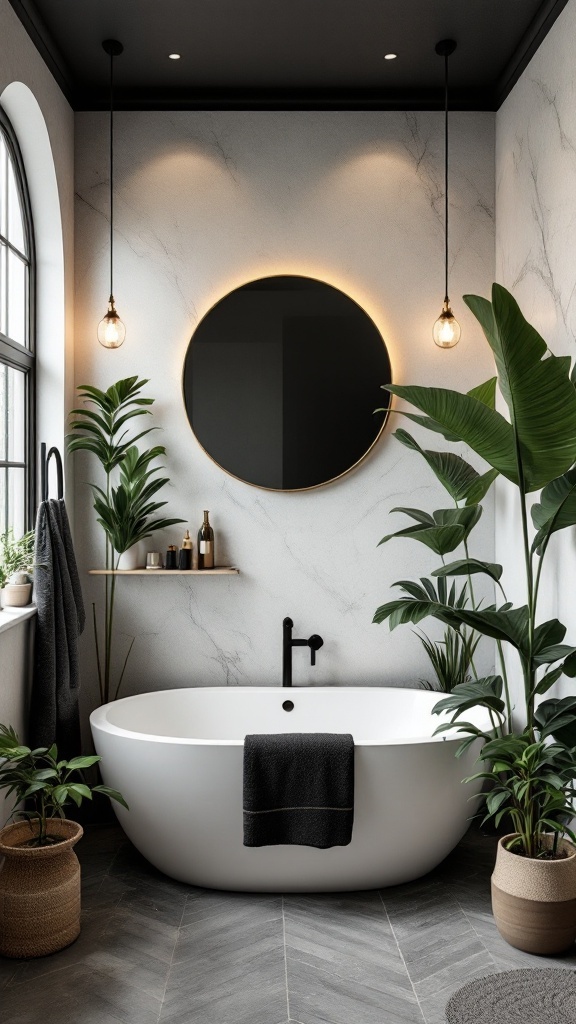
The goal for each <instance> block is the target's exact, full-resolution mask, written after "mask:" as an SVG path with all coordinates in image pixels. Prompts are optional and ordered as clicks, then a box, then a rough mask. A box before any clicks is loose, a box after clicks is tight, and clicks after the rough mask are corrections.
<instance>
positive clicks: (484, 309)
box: [374, 284, 576, 856]
mask: <svg viewBox="0 0 576 1024" xmlns="http://www.w3.org/2000/svg"><path fill="white" fill-rule="evenodd" d="M464 300H465V302H466V303H467V305H468V306H469V308H470V309H471V310H472V312H473V313H474V315H475V316H476V318H477V319H478V321H479V323H480V325H481V327H482V329H483V332H484V335H485V337H486V340H487V342H488V344H489V345H490V348H491V349H492V352H493V355H494V359H495V362H496V368H497V373H498V376H497V378H496V379H494V380H493V381H488V382H486V383H485V384H483V385H480V386H479V387H477V388H475V389H473V391H471V392H468V393H467V394H461V393H459V392H457V391H452V390H448V389H445V388H426V387H416V386H411V385H407V386H400V385H389V386H388V388H387V390H389V391H391V392H392V393H393V394H394V395H397V396H398V397H399V398H403V399H405V400H406V401H407V402H409V403H410V404H411V405H412V406H414V407H415V408H416V409H417V412H406V413H404V415H406V416H407V417H408V418H409V419H410V420H412V421H413V422H416V423H418V424H419V425H420V426H421V427H424V428H426V429H427V430H429V431H431V432H432V433H433V434H435V435H436V436H438V435H440V436H442V437H443V438H444V439H445V440H447V441H449V442H464V443H465V444H466V445H468V446H469V447H470V448H471V449H472V450H473V451H474V452H476V454H477V455H478V456H479V457H480V458H481V459H483V460H484V461H485V462H486V463H487V466H488V467H489V468H487V470H486V472H485V473H484V474H480V475H478V474H476V478H474V477H472V476H471V478H470V479H471V483H470V488H471V491H468V492H467V493H466V494H465V493H464V491H461V492H460V493H461V498H460V500H461V501H462V500H464V501H465V502H466V504H465V505H464V507H463V508H460V509H459V510H458V514H456V515H454V510H450V511H451V512H452V513H453V514H452V516H451V517H448V516H446V515H445V514H443V515H439V514H438V513H435V514H434V515H432V516H430V515H428V516H427V518H425V519H424V518H422V516H420V517H419V518H418V519H417V522H416V526H415V527H411V528H410V527H409V528H408V530H411V531H412V534H411V535H413V536H414V535H416V534H418V535H419V539H421V540H423V541H424V543H427V544H428V546H429V547H432V549H433V550H435V551H436V552H437V553H438V554H439V555H441V556H442V557H444V556H445V555H446V554H448V553H450V552H451V551H454V550H455V547H456V546H457V545H455V544H453V542H454V541H455V540H456V533H457V531H460V543H462V544H463V545H464V544H465V542H466V540H467V532H468V533H469V529H470V528H471V527H470V523H471V522H472V520H473V519H474V515H475V513H474V512H470V511H469V510H470V508H472V509H473V508H474V502H475V501H478V500H480V498H479V497H478V493H479V491H481V490H482V487H483V486H484V484H486V485H487V486H488V487H489V486H490V485H491V483H492V482H493V480H494V479H495V478H496V477H497V476H498V475H501V476H503V477H505V478H506V479H507V480H509V481H510V482H511V483H512V484H513V485H514V486H515V488H516V491H517V495H518V519H519V522H518V530H519V535H520V537H521V541H522V551H523V580H524V589H525V602H524V603H523V604H521V605H520V606H518V607H514V606H513V605H512V604H511V603H510V602H508V601H507V600H506V596H505V593H504V590H503V588H502V584H501V582H500V581H501V577H502V566H500V565H496V564H494V563H489V562H486V561H483V560H481V559H477V558H471V557H470V556H469V554H468V551H467V549H465V554H464V557H463V558H459V559H457V560H453V561H451V562H449V563H447V564H444V565H442V567H441V568H439V569H437V570H435V572H434V573H433V576H434V577H436V580H435V581H432V580H429V579H422V580H420V582H419V583H412V582H410V581H403V582H401V583H400V584H397V586H400V588H401V590H402V597H400V598H399V599H397V600H395V601H390V602H388V603H387V604H384V605H382V606H381V607H380V608H379V609H378V610H377V612H376V615H375V617H374V618H375V621H376V622H382V621H384V620H388V621H389V623H390V627H391V628H392V629H393V628H395V627H396V626H398V625H399V624H401V623H404V622H411V623H418V622H420V621H421V620H423V619H424V618H426V617H427V616H432V617H433V618H436V619H438V620H439V621H440V622H442V623H444V624H445V625H447V626H450V627H452V628H453V629H456V630H462V629H464V628H467V629H470V630H474V631H475V632H477V633H480V634H483V635H484V636H487V637H490V638H492V639H494V640H496V642H497V645H498V646H499V650H500V655H501V658H500V663H501V674H495V675H491V676H486V677H483V678H478V677H477V675H476V676H475V678H472V679H471V680H469V681H467V682H466V683H463V684H460V685H458V686H456V687H455V688H454V690H453V692H452V693H451V694H450V695H449V696H447V697H445V698H444V699H443V700H441V701H440V702H439V703H438V704H437V706H436V708H435V711H436V712H437V713H441V712H445V711H447V712H450V714H451V721H450V723H446V724H443V725H442V726H441V727H440V728H441V729H442V730H445V729H450V728H455V729H457V730H458V731H459V732H460V733H461V734H463V736H464V738H463V742H462V744H461V745H460V748H459V752H462V751H463V750H464V749H466V747H467V746H469V745H470V744H471V743H473V742H474V741H475V740H476V739H478V738H480V739H481V740H482V741H483V743H484V748H483V753H482V755H481V756H482V757H483V759H484V760H486V762H487V765H488V768H487V773H483V774H488V776H489V777H490V779H491V781H492V784H493V788H492V791H491V793H490V794H489V796H488V799H487V808H488V814H487V816H488V817H494V818H495V821H496V823H497V824H498V823H499V822H500V821H501V819H502V817H503V816H504V815H505V814H506V813H510V814H511V815H512V818H513V821H514V827H515V828H516V831H517V833H518V836H519V839H518V840H516V841H515V842H517V844H518V845H517V848H518V849H519V851H520V852H523V853H525V854H526V855H527V856H531V855H533V854H534V852H535V851H536V853H538V852H540V846H539V835H540V832H541V830H542V828H543V827H545V828H548V829H550V828H551V829H553V830H555V831H557V832H562V831H565V830H566V827H565V825H564V824H563V818H564V817H565V816H566V815H567V814H568V813H569V810H570V807H571V804H570V798H571V794H572V784H573V778H574V775H575V774H576V767H575V757H574V754H575V753H576V751H574V750H573V749H572V747H573V746H574V745H575V743H576V697H574V698H572V697H570V698H567V699H564V700H563V701H558V700H557V699H549V700H544V701H543V702H541V703H540V704H539V706H538V707H537V699H540V698H541V697H543V696H544V695H545V694H546V693H547V692H548V691H549V690H550V688H551V687H552V686H553V685H554V683H555V682H556V681H557V680H558V679H559V678H560V676H561V675H563V674H564V675H565V676H568V677H574V676H576V647H573V646H571V645H568V644H566V643H564V640H565V636H566V627H565V626H564V625H563V624H562V623H561V622H560V621H559V620H558V619H555V618H554V619H549V620H547V621H545V622H540V621H539V618H538V597H539V590H540V582H541V576H542V566H543V564H544V559H545V555H546V552H547V550H548V547H549V544H550V543H551V540H552V538H553V535H554V534H555V533H557V532H558V531H560V530H564V529H567V528H570V527H572V526H574V525H576V387H575V383H574V373H572V374H571V369H570V362H571V361H570V358H569V357H567V356H554V355H553V354H552V353H551V352H550V351H549V350H548V349H547V346H546V344H545V342H544V340H543V339H542V338H541V337H540V335H539V334H538V332H537V331H536V330H535V329H534V328H533V327H532V326H531V325H530V324H529V323H528V322H527V321H526V319H525V318H524V316H523V315H522V313H521V311H520V308H519V306H518V304H517V303H516V301H515V299H514V298H513V296H512V295H511V294H510V293H509V292H508V291H506V289H505V288H503V287H501V286H500V285H498V284H495V285H494V286H493V289H492V301H491V302H490V301H488V300H487V299H484V298H482V297H480V296H477V295H468V296H465V297H464ZM496 382H497V384H498V387H499V390H500V393H501V395H502V398H503V399H504V402H505V404H506V405H507V408H508V416H509V419H507V418H505V417H504V416H503V415H502V414H501V413H500V412H498V411H497V409H496V408H495V401H494V384H495V383H496ZM400 440H402V438H400ZM404 443H406V442H405V441H404ZM410 443H411V444H410V446H412V447H418V449H419V451H420V452H421V453H422V454H425V457H426V458H427V461H428V462H429V464H430V465H432V466H433V468H435V471H436V470H438V471H440V472H442V473H443V474H444V476H445V477H446V479H448V478H449V476H450V474H453V473H454V471H455V467H456V466H458V465H459V463H456V462H455V461H454V459H455V458H459V457H458V456H454V453H452V452H428V453H424V451H423V449H420V448H419V446H417V445H416V442H414V441H413V439H410ZM468 469H469V470H471V471H472V473H474V471H473V470H472V467H468ZM460 471H461V478H462V480H464V477H465V474H466V472H467V470H466V469H465V467H462V466H460ZM437 475H438V474H437ZM475 488H476V489H475ZM538 491H539V492H540V495H539V501H537V502H536V503H535V504H534V505H533V506H532V508H531V511H529V499H528V495H529V494H533V493H534V492H538ZM484 493H485V492H484ZM462 511H468V513H469V517H468V518H467V517H466V516H464V517H463V516H462V515H461V514H460V513H461V512H462ZM530 517H531V519H532V524H531V523H530ZM472 525H473V523H472ZM401 534H403V535H404V536H406V534H407V532H406V531H401ZM425 538H426V539H425ZM479 573H480V574H484V575H485V576H487V577H488V578H489V579H491V580H492V581H494V582H495V583H496V584H497V587H498V589H499V592H501V594H502V598H503V600H500V601H497V602H496V603H494V604H479V605H477V606H474V607H469V606H468V603H467V601H466V600H463V599H462V590H460V597H459V598H458V599H456V595H457V590H455V589H454V583H453V585H452V587H451V589H450V591H448V590H447V588H446V586H445V585H444V586H441V584H442V583H444V584H445V583H446V580H447V578H450V577H462V576H464V577H468V580H469V581H471V578H472V576H473V575H476V574H479ZM469 585H470V582H469V583H468V584H466V583H465V584H464V586H469ZM447 598H448V599H447ZM503 646H505V647H507V648H511V649H512V650H513V651H514V653H515V656H516V659H517V661H516V664H517V665H518V668H519V673H520V678H521V684H522V687H521V688H522V690H523V697H524V699H523V701H522V705H521V707H516V715H517V716H518V719H519V722H518V723H517V724H518V726H519V727H518V728H517V729H516V731H515V730H514V729H513V728H512V725H511V713H512V707H511V700H510V695H509V690H508V686H507V680H506V674H505V671H506V666H505V659H504V656H503ZM475 706H482V707H485V708H487V709H488V710H489V713H490V715H491V720H492V726H493V729H492V731H491V732H490V733H483V732H481V731H480V730H479V729H478V728H476V727H475V726H474V725H473V724H472V723H470V722H467V721H466V720H465V718H464V717H463V716H465V713H466V711H468V710H469V709H471V708H473V707H475ZM550 737H554V739H555V740H556V742H555V743H554V744H551V743H550ZM527 764H528V768H529V772H528V775H527V774H526V772H527V767H526V766H527ZM532 805H534V806H533V810H530V807H531V806H532Z"/></svg>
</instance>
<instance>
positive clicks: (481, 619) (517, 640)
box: [457, 605, 529, 658]
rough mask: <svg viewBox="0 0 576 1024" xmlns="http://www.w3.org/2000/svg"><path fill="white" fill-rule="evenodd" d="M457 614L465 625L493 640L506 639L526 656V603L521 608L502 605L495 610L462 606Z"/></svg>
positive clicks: (527, 639) (527, 649)
mask: <svg viewBox="0 0 576 1024" xmlns="http://www.w3.org/2000/svg"><path fill="white" fill-rule="evenodd" d="M457 614H458V616H459V618H460V620H461V622H463V623H464V624H465V625H466V626H470V627H471V628H472V629H475V630H477V631H478V632H479V633H483V634H484V636H490V637H492V638H493V639H494V640H504V641H507V642H508V643H511V644H513V646H514V647H516V648H517V650H518V651H520V653H521V654H522V655H523V656H524V657H526V658H527V657H528V655H529V635H528V621H529V613H528V608H527V606H526V605H523V606H522V607H521V608H505V607H504V606H502V607H501V608H499V609H497V610H491V609H484V610H483V611H471V610H468V609H465V608H463V609H461V610H459V611H458V613H457Z"/></svg>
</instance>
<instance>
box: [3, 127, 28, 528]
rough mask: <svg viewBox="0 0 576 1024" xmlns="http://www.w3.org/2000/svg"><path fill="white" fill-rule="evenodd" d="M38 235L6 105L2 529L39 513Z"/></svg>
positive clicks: (24, 522) (22, 523) (24, 525)
mask: <svg viewBox="0 0 576 1024" xmlns="http://www.w3.org/2000/svg"><path fill="white" fill-rule="evenodd" d="M34 277H35V261H34V236H33V230H32V217H31V209H30V198H29V195H28V188H27V185H26V177H25V174H24V165H23V162H22V157H21V154H20V150H19V147H18V142H17V140H16V136H15V134H14V131H13V129H12V126H11V124H10V122H9V120H8V118H7V117H6V115H5V114H4V112H3V110H2V109H1V108H0V534H4V533H6V531H7V530H10V529H12V530H14V533H15V535H16V537H20V536H21V535H22V533H24V531H25V530H28V529H30V528H31V526H32V524H33V518H34V507H35V494H34V461H35V460H34V452H35V431H34V290H35V289H34Z"/></svg>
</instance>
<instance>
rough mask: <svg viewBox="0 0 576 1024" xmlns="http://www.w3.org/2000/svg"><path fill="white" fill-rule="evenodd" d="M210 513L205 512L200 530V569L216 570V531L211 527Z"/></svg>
mask: <svg viewBox="0 0 576 1024" xmlns="http://www.w3.org/2000/svg"><path fill="white" fill-rule="evenodd" d="M208 514H209V513H208V512H204V522H203V523H202V526H201V527H200V529H199V530H198V568H199V569H213V568H214V530H213V529H212V527H211V526H210V521H209V519H208Z"/></svg>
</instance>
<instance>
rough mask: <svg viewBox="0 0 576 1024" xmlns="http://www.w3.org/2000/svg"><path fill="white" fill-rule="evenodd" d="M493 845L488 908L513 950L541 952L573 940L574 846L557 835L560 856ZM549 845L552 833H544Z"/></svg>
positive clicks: (559, 948)
mask: <svg viewBox="0 0 576 1024" xmlns="http://www.w3.org/2000/svg"><path fill="white" fill-rule="evenodd" d="M512 838H513V834H512V835H509V836H503V838H502V839H500V841H499V843H498V852H497V854H496V865H495V867H494V873H493V875H492V910H493V913H494V919H495V921H496V925H497V928H498V931H499V932H500V934H501V936H502V937H503V938H504V939H506V942H509V943H510V945H511V946H515V947H516V949H523V950H524V951H525V952H526V953H537V954H539V955H540V956H543V955H544V956H546V955H549V954H552V953H563V952H564V951H565V950H567V949H569V948H570V947H571V946H572V945H573V943H574V941H575V940H576V847H574V846H573V845H572V843H570V842H568V840H567V839H561V840H560V841H559V843H558V849H559V850H564V851H565V852H566V853H567V854H568V856H567V857H564V858H563V859H562V860H538V859H536V858H533V857H521V856H519V855H518V854H517V853H512V852H511V851H510V850H507V849H506V846H505V844H506V843H507V842H508V841H509V840H510V839H512ZM544 840H545V843H546V845H547V846H548V847H549V848H550V847H551V846H552V836H544Z"/></svg>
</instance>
